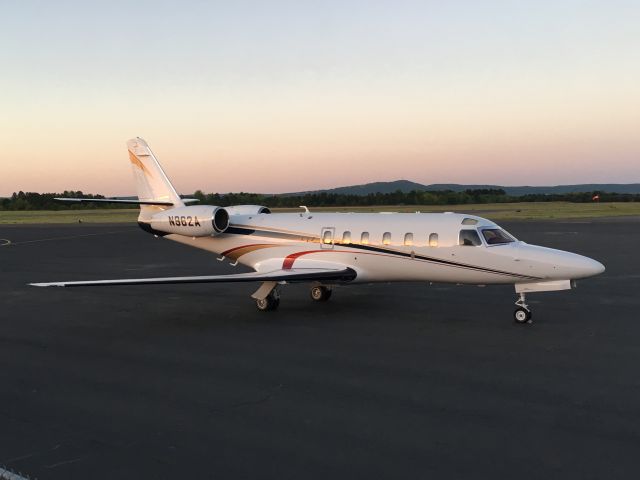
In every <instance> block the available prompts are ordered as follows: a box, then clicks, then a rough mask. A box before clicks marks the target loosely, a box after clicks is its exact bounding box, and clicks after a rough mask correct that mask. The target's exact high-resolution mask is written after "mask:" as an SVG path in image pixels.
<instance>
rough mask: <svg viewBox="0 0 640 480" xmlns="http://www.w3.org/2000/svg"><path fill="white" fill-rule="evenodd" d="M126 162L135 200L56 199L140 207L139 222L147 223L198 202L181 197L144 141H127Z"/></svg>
mask: <svg viewBox="0 0 640 480" xmlns="http://www.w3.org/2000/svg"><path fill="white" fill-rule="evenodd" d="M127 149H128V150H129V161H130V162H131V168H132V171H133V178H134V182H135V186H136V193H137V195H138V199H137V200H132V199H119V198H56V200H59V201H61V202H75V203H89V202H91V203H119V204H123V203H124V204H132V205H139V206H140V215H139V217H138V221H139V222H143V223H149V222H150V220H151V217H152V216H153V215H155V214H157V213H159V212H162V211H165V210H170V209H174V208H181V207H184V206H185V204H188V203H193V202H197V201H198V200H196V199H182V198H180V195H178V193H177V192H176V190H175V188H173V185H171V182H170V181H169V178H167V175H166V174H165V173H164V170H162V167H161V166H160V163H159V162H158V159H157V158H156V156H155V155H154V154H153V152H152V151H151V149H150V148H149V145H148V144H147V142H145V141H144V139H142V138H140V137H136V138H132V139H131V140H129V141H127Z"/></svg>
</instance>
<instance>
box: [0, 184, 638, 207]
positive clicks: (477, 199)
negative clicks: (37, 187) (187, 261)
mask: <svg viewBox="0 0 640 480" xmlns="http://www.w3.org/2000/svg"><path fill="white" fill-rule="evenodd" d="M596 195H597V196H598V198H597V201H600V202H639V201H640V194H629V193H606V192H583V193H565V194H529V195H521V196H511V195H507V194H506V192H505V191H504V190H503V189H474V190H472V189H468V190H464V191H461V192H454V191H451V190H443V191H431V192H430V191H422V190H413V191H411V192H402V191H400V190H398V191H396V192H392V193H370V194H368V195H354V194H344V193H329V192H319V193H305V194H299V195H265V194H259V193H244V192H240V193H224V194H221V193H204V192H202V191H201V190H197V191H196V192H195V193H194V194H193V195H191V197H192V198H197V199H198V200H200V203H201V204H203V205H218V206H221V207H226V206H229V205H246V204H250V205H265V206H268V207H271V208H287V207H298V206H299V205H306V206H308V207H343V206H353V207H361V206H362V207H364V206H373V205H465V204H470V203H511V202H514V203H517V202H573V203H590V202H593V201H594V197H595V196H596ZM55 197H69V198H74V197H75V198H77V197H86V198H105V197H104V196H103V195H92V194H85V193H83V192H81V191H64V192H63V193H35V192H26V193H25V192H17V193H14V194H13V195H11V197H9V198H3V199H0V210H81V209H99V208H111V209H113V208H132V206H131V205H117V204H102V203H97V204H96V203H78V204H65V203H61V202H57V201H55V200H54V198H55Z"/></svg>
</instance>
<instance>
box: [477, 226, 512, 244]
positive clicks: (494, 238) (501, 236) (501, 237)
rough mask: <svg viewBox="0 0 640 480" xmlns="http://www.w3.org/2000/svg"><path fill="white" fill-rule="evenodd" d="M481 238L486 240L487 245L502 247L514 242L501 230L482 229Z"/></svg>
mask: <svg viewBox="0 0 640 480" xmlns="http://www.w3.org/2000/svg"><path fill="white" fill-rule="evenodd" d="M482 236H483V237H484V239H485V240H486V242H487V245H502V244H505V243H511V242H515V241H516V239H515V238H513V237H512V236H511V235H509V234H508V233H507V232H505V231H504V230H502V229H501V228H483V229H482Z"/></svg>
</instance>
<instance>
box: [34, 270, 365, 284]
mask: <svg viewBox="0 0 640 480" xmlns="http://www.w3.org/2000/svg"><path fill="white" fill-rule="evenodd" d="M355 278H356V272H355V270H353V269H351V268H345V269H342V270H335V269H328V268H294V269H291V270H275V271H272V272H266V273H261V272H249V273H237V274H231V275H203V276H197V277H157V278H125V279H118V280H89V281H80V282H51V283H30V284H29V285H31V286H33V287H101V286H112V285H163V284H179V283H223V282H268V281H272V282H306V281H313V280H325V281H337V282H350V281H352V280H354V279H355Z"/></svg>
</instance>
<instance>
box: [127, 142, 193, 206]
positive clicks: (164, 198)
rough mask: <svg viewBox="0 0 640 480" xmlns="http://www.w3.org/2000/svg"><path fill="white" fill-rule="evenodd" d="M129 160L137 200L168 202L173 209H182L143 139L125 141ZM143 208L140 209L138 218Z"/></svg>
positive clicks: (177, 197)
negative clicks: (171, 204)
mask: <svg viewBox="0 0 640 480" xmlns="http://www.w3.org/2000/svg"><path fill="white" fill-rule="evenodd" d="M127 148H128V150H129V160H130V161H131V168H132V170H133V177H134V180H135V184H136V192H137V194H138V199H139V200H141V201H147V202H153V201H156V202H170V203H173V208H175V207H183V206H184V202H183V201H182V199H181V198H180V195H178V194H177V193H176V190H175V189H174V188H173V185H171V182H170V181H169V179H168V178H167V175H166V174H165V173H164V170H162V167H161V166H160V163H159V162H158V159H157V158H156V156H155V155H154V154H153V152H152V151H151V149H150V148H149V145H148V144H147V142H145V141H144V139H142V138H139V137H136V138H132V139H131V140H129V141H127ZM144 210H145V208H144V207H141V212H140V216H141V217H142V216H144V215H143V212H144Z"/></svg>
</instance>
